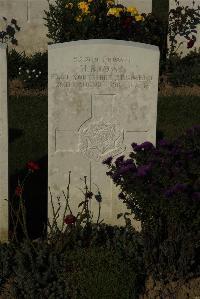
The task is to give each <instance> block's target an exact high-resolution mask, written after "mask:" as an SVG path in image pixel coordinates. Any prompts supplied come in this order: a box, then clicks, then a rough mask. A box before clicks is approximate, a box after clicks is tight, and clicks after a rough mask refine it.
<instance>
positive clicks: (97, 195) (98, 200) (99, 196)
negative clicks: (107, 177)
mask: <svg viewBox="0 0 200 299" xmlns="http://www.w3.org/2000/svg"><path fill="white" fill-rule="evenodd" d="M95 199H96V201H97V202H99V203H100V202H102V197H101V194H100V193H99V194H96V195H95Z"/></svg>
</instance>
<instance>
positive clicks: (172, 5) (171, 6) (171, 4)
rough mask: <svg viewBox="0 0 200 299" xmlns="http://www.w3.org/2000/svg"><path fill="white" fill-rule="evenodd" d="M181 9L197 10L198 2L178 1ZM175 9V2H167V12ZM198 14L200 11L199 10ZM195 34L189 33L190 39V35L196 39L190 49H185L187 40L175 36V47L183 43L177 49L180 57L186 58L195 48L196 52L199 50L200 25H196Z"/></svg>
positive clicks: (199, 2) (196, 0) (199, 0)
mask: <svg viewBox="0 0 200 299" xmlns="http://www.w3.org/2000/svg"><path fill="white" fill-rule="evenodd" d="M178 6H181V7H184V8H185V7H186V6H188V7H189V8H194V9H198V7H200V0H194V1H193V0H179V5H178ZM176 8H177V4H176V2H175V0H169V10H171V9H176ZM199 12H200V10H199ZM196 30H197V34H196V33H191V34H190V35H189V37H190V38H192V35H195V37H196V42H195V44H194V46H193V47H192V48H189V49H188V48H187V43H188V40H187V39H186V38H185V37H183V36H180V35H177V37H176V40H177V46H178V45H179V43H180V42H183V44H181V45H180V47H178V49H177V53H179V54H181V52H182V54H181V56H182V57H184V56H186V55H187V54H188V53H189V52H191V50H194V49H195V48H196V49H197V50H199V48H200V24H198V25H197V28H196ZM168 45H170V42H169V39H168Z"/></svg>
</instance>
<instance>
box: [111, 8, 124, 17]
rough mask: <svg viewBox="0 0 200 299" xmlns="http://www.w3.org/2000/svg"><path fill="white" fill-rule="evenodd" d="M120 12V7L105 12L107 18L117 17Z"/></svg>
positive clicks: (121, 9)
mask: <svg viewBox="0 0 200 299" xmlns="http://www.w3.org/2000/svg"><path fill="white" fill-rule="evenodd" d="M120 11H123V8H121V7H112V8H109V10H108V12H107V16H110V15H113V16H116V17H119V13H120Z"/></svg>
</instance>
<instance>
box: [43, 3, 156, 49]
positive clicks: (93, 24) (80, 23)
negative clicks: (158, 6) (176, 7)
mask: <svg viewBox="0 0 200 299" xmlns="http://www.w3.org/2000/svg"><path fill="white" fill-rule="evenodd" d="M45 14H46V17H45V18H44V19H45V20H46V21H47V23H46V26H47V27H48V35H47V36H48V37H49V38H50V39H52V41H53V42H54V43H63V42H67V41H72V40H81V39H96V38H97V39H101V38H102V39H105V38H110V39H121V40H132V41H138V42H146V43H152V44H155V45H160V38H161V34H162V26H161V23H160V22H159V21H158V20H157V19H156V18H155V17H154V16H153V15H152V14H149V15H145V14H140V13H139V12H138V10H137V9H136V8H135V7H125V6H123V5H115V4H114V1H111V0H100V1H94V0H88V1H81V2H79V1H77V0H73V1H69V0H57V1H56V4H55V5H53V4H49V11H48V12H47V11H45Z"/></svg>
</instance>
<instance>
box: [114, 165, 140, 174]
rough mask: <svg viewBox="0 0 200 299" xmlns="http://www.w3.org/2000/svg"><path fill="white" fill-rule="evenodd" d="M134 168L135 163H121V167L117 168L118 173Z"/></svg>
mask: <svg viewBox="0 0 200 299" xmlns="http://www.w3.org/2000/svg"><path fill="white" fill-rule="evenodd" d="M134 170H136V167H135V165H133V164H128V165H124V164H123V165H122V166H121V168H120V169H119V170H118V173H120V174H124V173H127V172H129V171H134Z"/></svg>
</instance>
